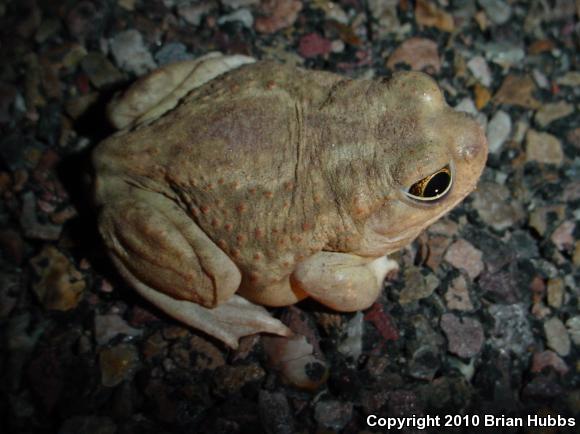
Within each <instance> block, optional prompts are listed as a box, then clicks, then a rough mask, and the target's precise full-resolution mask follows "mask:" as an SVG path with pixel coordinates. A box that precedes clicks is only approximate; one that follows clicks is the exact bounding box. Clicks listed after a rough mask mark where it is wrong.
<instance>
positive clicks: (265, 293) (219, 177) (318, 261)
mask: <svg viewBox="0 0 580 434" xmlns="http://www.w3.org/2000/svg"><path fill="white" fill-rule="evenodd" d="M110 117H111V120H112V122H113V123H114V124H115V125H116V126H117V127H118V128H119V131H118V132H117V133H116V134H114V135H113V136H111V137H109V138H108V139H106V140H105V141H103V142H102V143H101V144H99V145H98V146H97V148H96V149H95V151H94V154H93V163H94V168H95V173H96V175H95V184H94V189H95V199H96V204H97V206H98V208H99V215H98V225H99V229H100V232H101V234H102V238H103V240H104V242H105V244H106V246H107V248H108V250H109V252H110V255H111V258H112V260H113V262H114V263H115V265H116V267H117V268H118V270H119V272H120V274H121V275H122V276H123V277H124V278H125V279H126V281H127V282H128V283H129V284H130V285H131V286H133V287H134V288H135V289H136V290H137V291H138V292H139V293H140V294H141V295H142V296H143V297H145V298H146V299H147V300H149V301H150V302H151V303H153V304H154V305H156V306H157V307H159V308H160V309H161V310H162V311H164V312H166V313H167V314H169V315H170V316H172V317H174V318H176V319H177V320H179V321H182V322H183V323H185V324H188V325H190V326H192V327H194V328H196V329H199V330H202V331H204V332H205V333H207V334H209V335H212V336H214V337H216V338H218V339H220V340H222V341H223V342H225V343H226V344H227V345H229V346H230V347H233V348H235V347H236V346H237V345H238V339H239V338H240V337H241V336H245V335H249V334H254V333H260V332H267V333H273V334H277V335H282V336H289V335H290V334H291V332H290V330H289V329H288V328H287V327H286V326H285V325H284V324H282V323H281V322H280V321H279V320H277V319H275V318H274V317H273V316H272V315H271V314H270V313H269V312H268V310H267V309H265V308H264V306H287V305H291V304H293V303H296V302H298V301H300V300H302V299H304V298H307V297H311V298H313V299H315V300H317V301H318V302H320V303H322V304H324V305H326V306H328V307H330V308H332V309H334V310H337V311H341V312H350V311H357V310H361V309H365V308H367V307H369V306H370V305H371V304H372V303H373V302H374V301H375V300H376V298H377V297H378V295H379V293H380V291H381V289H382V286H383V280H384V278H385V275H386V273H387V272H388V271H389V269H390V268H391V267H392V261H390V260H388V259H387V257H386V255H387V254H389V253H392V252H395V251H397V250H399V249H401V248H402V247H404V246H405V245H407V244H408V243H410V242H411V241H412V240H413V239H414V238H415V237H417V236H418V234H419V233H420V232H421V231H422V230H423V229H424V228H425V227H426V226H428V225H429V224H431V223H433V222H434V221H435V220H437V219H438V218H440V217H441V216H442V215H443V214H445V213H446V212H447V211H449V210H450V209H451V208H453V207H454V206H455V205H456V204H458V203H459V202H460V201H461V200H462V199H463V198H465V196H466V195H468V194H469V193H470V192H471V191H472V190H473V189H474V188H475V186H476V183H477V180H478V178H479V176H480V174H481V172H482V170H483V168H484V165H485V161H486V156H487V142H486V138H485V135H484V132H483V131H482V128H481V127H480V126H479V125H478V124H477V122H475V121H474V120H473V119H472V118H471V117H469V116H468V115H466V114H464V113H459V112H456V111H454V110H453V109H451V108H450V107H449V106H448V105H447V104H446V102H445V99H444V97H443V94H442V92H441V90H440V89H439V87H438V86H437V84H436V83H435V81H434V80H433V79H431V78H430V77H429V76H427V75H425V74H423V73H419V72H400V73H395V74H394V75H393V76H392V77H390V78H383V77H380V78H373V79H350V78H345V77H342V76H340V75H336V74H333V73H329V72H323V71H311V70H305V69H301V68H297V67H292V66H286V65H281V64H278V63H275V62H271V61H264V62H255V61H254V60H253V59H251V58H249V57H245V56H222V55H219V54H210V55H208V56H205V57H203V58H200V59H197V60H195V61H187V62H181V63H176V64H173V65H169V66H166V67H163V68H161V69H159V70H157V71H154V72H153V73H151V74H150V75H149V76H146V77H144V78H141V79H140V80H138V81H137V82H136V83H135V84H134V85H133V86H132V87H130V88H129V89H128V91H127V92H126V93H125V94H124V95H123V96H122V97H121V98H120V99H119V100H117V101H115V103H114V104H113V105H112V106H111V109H110Z"/></svg>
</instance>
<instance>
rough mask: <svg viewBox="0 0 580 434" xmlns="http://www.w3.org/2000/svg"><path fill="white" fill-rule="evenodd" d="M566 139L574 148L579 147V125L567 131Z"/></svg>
mask: <svg viewBox="0 0 580 434" xmlns="http://www.w3.org/2000/svg"><path fill="white" fill-rule="evenodd" d="M566 139H568V141H569V142H570V143H572V145H573V146H574V147H575V148H576V149H580V127H578V128H574V129H573V130H571V131H568V133H567V134H566Z"/></svg>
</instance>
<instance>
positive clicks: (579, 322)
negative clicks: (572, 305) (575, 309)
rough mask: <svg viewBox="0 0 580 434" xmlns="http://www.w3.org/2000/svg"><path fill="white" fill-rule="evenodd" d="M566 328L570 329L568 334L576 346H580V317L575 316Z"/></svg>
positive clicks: (567, 323)
mask: <svg viewBox="0 0 580 434" xmlns="http://www.w3.org/2000/svg"><path fill="white" fill-rule="evenodd" d="M566 327H568V333H569V334H570V337H571V338H572V342H574V345H576V346H580V315H576V316H573V317H572V318H570V319H569V320H568V321H566Z"/></svg>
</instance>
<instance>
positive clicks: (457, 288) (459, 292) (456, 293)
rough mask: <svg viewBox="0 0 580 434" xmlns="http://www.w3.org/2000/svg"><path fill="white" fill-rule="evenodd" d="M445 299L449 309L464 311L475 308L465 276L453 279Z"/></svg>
mask: <svg viewBox="0 0 580 434" xmlns="http://www.w3.org/2000/svg"><path fill="white" fill-rule="evenodd" d="M445 301H446V302H447V308H448V309H455V310H459V311H464V312H465V311H471V310H473V303H472V302H471V298H470V297H469V290H468V289H467V282H466V280H465V278H464V277H463V276H458V277H456V278H455V279H453V281H452V282H451V284H450V285H449V288H448V289H447V292H446V293H445Z"/></svg>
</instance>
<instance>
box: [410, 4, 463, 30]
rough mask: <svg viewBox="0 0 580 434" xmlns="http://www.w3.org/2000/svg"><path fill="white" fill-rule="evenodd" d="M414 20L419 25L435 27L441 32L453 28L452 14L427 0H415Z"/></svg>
mask: <svg viewBox="0 0 580 434" xmlns="http://www.w3.org/2000/svg"><path fill="white" fill-rule="evenodd" d="M415 20H417V23H418V24H419V26H420V27H436V28H437V29H439V30H441V31H443V32H452V31H453V30H454V29H455V23H454V21H453V16H452V15H451V14H450V13H448V12H445V11H444V10H443V9H440V8H438V7H437V5H436V4H435V3H433V2H430V1H428V0H417V2H416V3H415Z"/></svg>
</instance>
